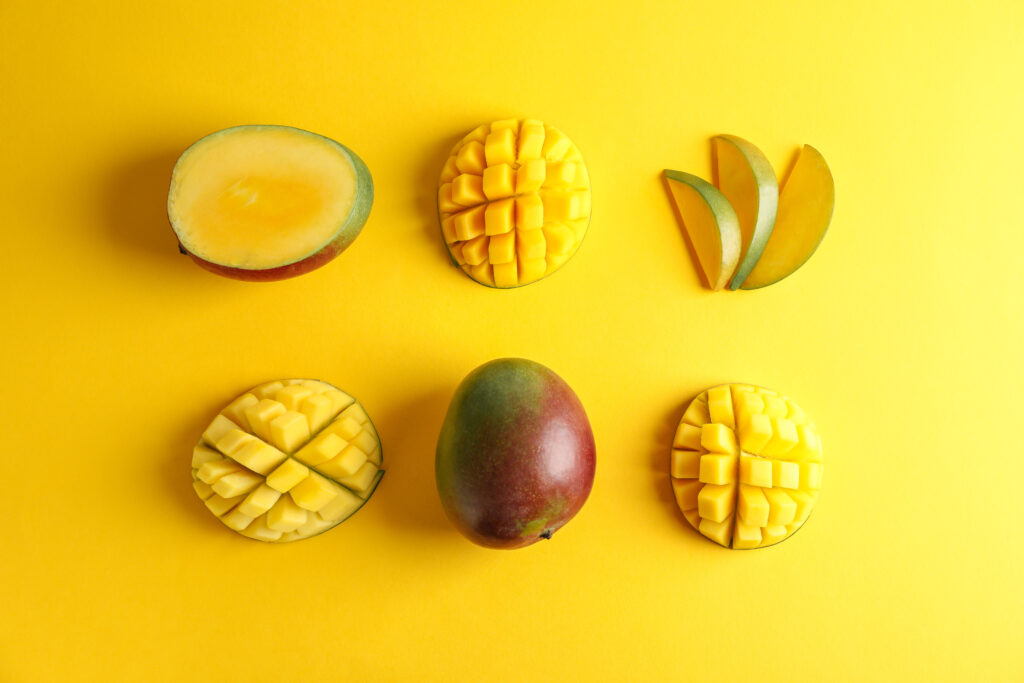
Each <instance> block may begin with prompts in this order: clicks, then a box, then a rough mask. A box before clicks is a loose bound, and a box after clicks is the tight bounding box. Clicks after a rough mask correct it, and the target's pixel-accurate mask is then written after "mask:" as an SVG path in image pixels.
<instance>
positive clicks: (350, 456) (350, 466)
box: [318, 444, 367, 480]
mask: <svg viewBox="0 0 1024 683" xmlns="http://www.w3.org/2000/svg"><path fill="white" fill-rule="evenodd" d="M366 461H367V457H366V452H365V451H364V450H362V449H361V448H359V447H358V446H356V445H355V444H349V445H348V446H346V447H345V448H344V449H342V451H341V452H340V453H339V454H338V455H336V456H335V457H334V458H332V459H331V460H330V461H328V462H325V463H322V464H320V465H319V466H318V469H319V470H320V471H321V472H323V473H324V474H326V475H327V476H329V477H333V478H334V479H336V480H341V479H344V478H345V477H351V476H352V475H353V474H355V473H356V472H358V471H359V468H361V467H362V466H363V465H364V464H365V463H366Z"/></svg>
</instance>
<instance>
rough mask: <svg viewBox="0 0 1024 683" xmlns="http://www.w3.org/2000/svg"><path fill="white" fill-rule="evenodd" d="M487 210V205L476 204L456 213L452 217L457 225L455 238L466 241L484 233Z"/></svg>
mask: <svg viewBox="0 0 1024 683" xmlns="http://www.w3.org/2000/svg"><path fill="white" fill-rule="evenodd" d="M486 211H487V208H486V207H483V206H476V207H473V208H472V209H467V210H466V211H461V212H459V213H457V214H455V216H454V217H453V219H452V220H453V225H454V226H455V238H456V239H457V240H459V241H465V240H471V239H473V238H474V237H479V236H481V235H483V234H484V215H485V212H486Z"/></svg>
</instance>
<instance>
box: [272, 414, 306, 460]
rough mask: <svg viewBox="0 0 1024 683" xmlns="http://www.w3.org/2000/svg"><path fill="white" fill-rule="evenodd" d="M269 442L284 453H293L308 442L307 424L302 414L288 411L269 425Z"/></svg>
mask: <svg viewBox="0 0 1024 683" xmlns="http://www.w3.org/2000/svg"><path fill="white" fill-rule="evenodd" d="M270 440H271V441H272V442H273V444H274V445H275V446H277V447H278V448H280V449H281V450H282V451H284V452H285V453H293V452H294V451H295V450H296V449H297V448H298V447H299V446H301V445H302V444H304V443H306V442H307V441H308V440H309V422H308V421H307V420H306V416H305V415H303V414H302V413H296V412H294V411H291V410H288V411H286V412H284V413H282V414H280V415H278V416H277V417H275V418H274V420H273V421H272V422H271V423H270Z"/></svg>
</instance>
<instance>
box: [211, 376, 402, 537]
mask: <svg viewBox="0 0 1024 683" xmlns="http://www.w3.org/2000/svg"><path fill="white" fill-rule="evenodd" d="M381 464H382V456H381V447H380V439H379V438H378V437H377V432H376V430H375V429H374V427H373V424H372V423H371V422H370V418H369V417H368V416H367V415H366V411H364V410H363V407H362V406H361V405H360V404H359V403H358V402H357V401H356V400H355V399H354V398H352V397H351V396H349V395H348V394H346V393H345V392H343V391H340V390H339V389H337V388H335V387H333V386H331V385H330V384H327V383H326V382H320V381H318V380H308V379H289V380H282V381H276V382H267V383H266V384H261V385H260V386H258V387H256V388H254V389H252V390H251V391H248V392H246V393H244V394H242V395H241V396H239V397H238V398H236V399H235V400H234V401H232V402H231V403H230V404H229V405H228V406H227V407H226V408H224V410H222V411H221V412H220V414H218V415H217V417H215V418H214V419H213V422H211V423H210V426H209V427H207V428H206V431H205V432H203V436H202V438H201V439H200V441H199V443H198V444H197V445H196V447H195V448H194V449H193V452H192V479H193V483H192V486H193V487H194V488H195V491H196V493H197V494H198V495H199V497H200V498H201V499H202V500H203V502H204V503H205V504H206V507H207V508H208V509H209V510H210V512H212V513H213V514H214V515H216V516H217V517H218V518H219V519H220V521H222V522H223V523H224V524H225V525H227V526H228V527H230V528H231V529H234V530H235V531H237V532H238V533H240V534H242V535H243V536H248V537H249V538H253V539H256V540H259V541H297V540H300V539H303V538H309V537H310V536H315V535H317V534H319V533H322V532H324V531H327V530H328V529H330V528H331V527H333V526H336V525H338V524H340V523H341V522H343V521H345V520H346V519H348V518H349V517H351V516H352V515H353V514H355V512H356V511H357V510H359V508H361V507H362V506H363V504H364V503H365V502H366V501H367V500H368V499H369V498H370V496H371V495H372V494H373V492H374V490H375V489H376V488H377V483H378V482H379V481H380V478H381V477H382V476H383V474H384V471H383V470H382V469H381Z"/></svg>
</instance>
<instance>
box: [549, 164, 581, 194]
mask: <svg viewBox="0 0 1024 683" xmlns="http://www.w3.org/2000/svg"><path fill="white" fill-rule="evenodd" d="M577 166H578V164H577V163H576V162H575V161H561V162H556V163H553V164H549V165H548V169H547V174H546V177H545V179H544V187H551V188H567V187H569V186H571V185H572V183H573V180H575V179H576V167H577Z"/></svg>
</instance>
